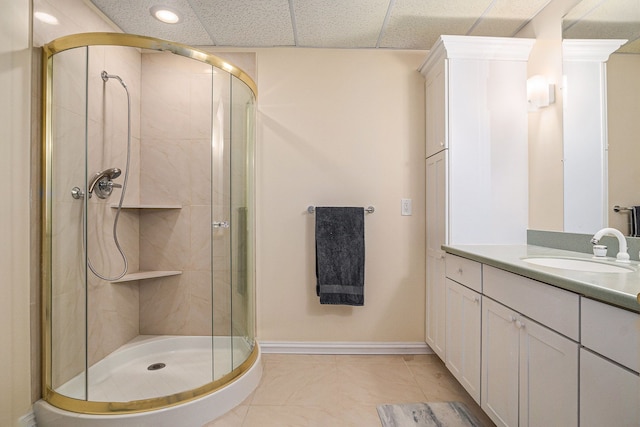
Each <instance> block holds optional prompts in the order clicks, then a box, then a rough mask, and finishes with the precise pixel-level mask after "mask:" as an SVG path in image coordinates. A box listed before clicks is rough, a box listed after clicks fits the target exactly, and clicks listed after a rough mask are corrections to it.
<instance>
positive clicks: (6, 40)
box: [0, 0, 32, 426]
mask: <svg viewBox="0 0 640 427" xmlns="http://www.w3.org/2000/svg"><path fill="white" fill-rule="evenodd" d="M0 9H1V10H2V12H3V13H2V15H0V27H1V28H2V31H0V69H1V70H2V72H0V91H1V92H2V96H0V129H2V132H0V171H2V172H1V174H0V197H1V198H2V203H1V204H0V236H2V238H0V295H2V297H1V298H0V337H1V339H2V345H1V346H0V366H2V367H3V368H2V369H1V370H0V425H3V426H5V425H6V426H13V425H16V424H17V422H18V419H19V418H20V417H21V416H23V415H25V414H27V413H28V412H29V409H30V403H31V393H30V390H31V373H30V369H31V365H30V359H31V358H30V355H31V353H30V339H29V322H30V318H29V311H30V301H29V298H30V289H29V283H30V265H29V260H30V247H29V244H30V221H29V215H28V214H27V213H28V212H29V207H30V191H29V182H30V168H29V164H30V143H29V141H30V139H29V138H30V126H31V121H30V119H31V110H30V105H31V59H32V58H31V36H30V32H31V25H30V22H31V7H30V2H29V1H26V0H2V1H1V2H0Z"/></svg>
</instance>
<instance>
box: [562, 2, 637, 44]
mask: <svg viewBox="0 0 640 427" xmlns="http://www.w3.org/2000/svg"><path fill="white" fill-rule="evenodd" d="M587 3H588V5H585V6H583V5H582V3H581V4H580V5H579V6H580V8H576V9H577V10H573V11H572V12H571V13H570V14H569V15H567V16H566V18H565V20H564V21H563V37H564V38H572V39H582V38H584V39H589V38H603V39H630V40H635V39H636V38H638V37H639V36H640V1H638V0H608V1H603V2H601V3H600V4H594V2H593V1H591V0H590V1H588V2H587Z"/></svg>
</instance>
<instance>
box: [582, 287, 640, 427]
mask: <svg viewBox="0 0 640 427" xmlns="http://www.w3.org/2000/svg"><path fill="white" fill-rule="evenodd" d="M581 307H582V316H581V327H582V340H581V342H582V345H583V348H581V349H580V425H581V426H583V427H591V426H594V427H595V426H603V425H611V426H619V427H625V426H629V427H632V426H633V427H637V426H640V376H639V375H638V371H639V370H640V314H638V313H634V312H631V311H627V310H623V309H621V308H617V307H613V306H611V305H607V304H603V303H601V302H598V301H594V300H591V299H587V298H582V301H581Z"/></svg>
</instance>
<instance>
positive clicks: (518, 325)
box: [516, 320, 524, 329]
mask: <svg viewBox="0 0 640 427" xmlns="http://www.w3.org/2000/svg"><path fill="white" fill-rule="evenodd" d="M516 328H518V329H524V323H522V322H521V321H519V320H516Z"/></svg>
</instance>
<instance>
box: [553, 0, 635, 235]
mask: <svg viewBox="0 0 640 427" xmlns="http://www.w3.org/2000/svg"><path fill="white" fill-rule="evenodd" d="M562 37H563V40H565V42H564V43H563V49H564V64H563V74H564V75H565V78H567V80H568V79H569V78H571V77H574V79H575V77H576V73H578V70H580V74H581V75H580V78H586V77H585V76H584V74H585V72H586V70H585V66H584V64H581V65H579V66H577V65H576V64H577V62H574V63H573V64H572V63H571V62H568V61H570V60H568V55H567V49H566V46H567V41H568V42H569V44H571V43H572V42H574V43H575V39H581V40H585V41H586V40H591V41H593V42H594V43H597V41H598V40H603V41H608V42H609V47H611V46H613V47H611V51H608V52H607V53H606V55H605V56H604V57H603V59H602V60H601V61H600V64H602V63H603V61H604V62H606V67H601V68H600V71H598V70H593V69H592V70H591V71H589V72H592V73H598V72H600V73H601V78H602V81H604V82H606V98H604V97H603V98H602V99H601V100H600V101H601V106H602V108H601V111H594V109H593V108H592V107H593V105H594V103H597V101H593V100H594V99H595V98H594V97H595V95H594V97H592V98H589V99H590V102H589V103H588V106H589V110H590V111H589V113H590V114H589V116H587V115H586V114H584V113H585V112H584V111H582V108H578V106H577V105H576V103H577V99H576V98H577V97H579V96H582V94H583V92H586V91H587V90H590V89H589V88H594V87H595V88H597V85H594V84H590V85H588V86H583V87H582V89H584V90H581V91H580V92H581V93H580V94H577V93H576V91H572V82H571V81H565V83H566V84H567V91H566V94H564V95H566V98H565V106H564V108H565V111H564V112H563V116H564V119H563V122H564V127H565V130H564V132H565V134H564V145H565V154H564V157H565V164H564V168H565V192H564V194H565V196H564V203H565V217H564V229H565V230H564V231H568V232H579V233H593V232H595V231H597V230H598V229H599V228H602V227H604V226H610V227H615V228H617V229H619V230H621V231H622V232H623V233H624V234H626V235H635V236H638V235H640V232H639V231H638V228H640V227H636V231H635V234H634V233H633V232H632V227H631V223H632V221H631V219H632V215H631V211H629V210H626V209H625V208H630V207H633V206H640V168H639V167H638V162H639V161H640V141H639V139H640V136H639V135H640V1H639V0H582V1H581V2H579V3H578V4H577V5H576V6H575V7H574V8H573V9H572V10H570V11H569V12H568V13H567V15H565V16H564V18H563V20H562ZM614 40H620V42H621V46H620V47H619V48H618V46H617V45H616V44H615V43H610V42H612V41H614ZM623 40H626V41H625V42H622V41H623ZM574 46H575V44H574ZM614 50H615V52H613V53H611V52H612V51H614ZM609 53H611V54H610V55H609ZM596 62H597V61H596ZM572 67H574V68H572ZM567 74H570V75H567ZM590 78H591V80H590V81H591V82H592V83H593V81H594V79H595V81H596V83H597V81H598V80H597V79H598V77H593V76H592V77H590ZM574 87H575V86H574ZM598 93H601V92H599V91H598ZM571 97H573V98H574V99H571ZM567 99H568V102H567ZM572 102H573V106H574V108H573V110H572V111H571V108H572ZM583 104H584V102H583ZM581 107H584V105H582V106H581ZM567 109H569V110H570V111H567ZM578 109H580V111H579V112H578V111H576V110H578ZM598 121H599V122H601V123H595V125H594V122H598ZM594 126H595V128H594ZM580 127H582V132H584V133H583V134H582V135H576V133H579V132H580V131H581V130H580ZM586 128H589V129H590V130H589V131H587V130H586ZM598 131H599V132H600V135H595V139H596V140H599V144H600V145H599V146H598V147H596V148H595V151H596V152H597V151H598V150H599V153H600V160H599V163H598V160H594V161H592V163H591V165H590V166H587V167H586V168H585V166H586V165H587V164H588V162H585V161H581V162H575V161H573V162H572V160H575V159H580V157H581V156H584V154H585V153H586V152H587V151H589V150H592V151H593V150H594V149H593V146H592V147H591V148H589V147H588V146H587V145H588V144H587V143H586V139H589V140H591V139H592V138H593V137H594V135H593V134H594V132H598ZM572 132H573V134H571V133H572ZM568 133H569V134H568ZM572 138H573V141H574V142H571V140H572ZM603 142H605V143H606V142H608V150H607V149H606V148H603ZM597 143H598V142H597V141H596V144H597ZM590 144H592V142H589V145H590ZM572 145H575V147H574V148H572V147H571V146H572ZM572 149H575V152H574V153H571V152H569V153H568V152H567V150H572ZM578 153H579V154H578ZM586 183H589V184H586ZM598 185H600V187H601V192H599V191H600V190H598V188H597V187H598ZM580 195H583V196H582V197H583V200H582V201H581V202H579V203H581V204H577V205H574V207H573V208H572V207H571V206H572V203H574V202H575V199H576V197H577V198H580V197H581V196H580ZM616 205H617V206H620V207H621V208H623V209H622V210H620V211H618V212H616V211H614V206H616ZM638 213H640V210H639V212H638ZM588 217H591V218H592V219H591V221H586V220H585V218H588ZM639 218H640V215H639Z"/></svg>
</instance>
